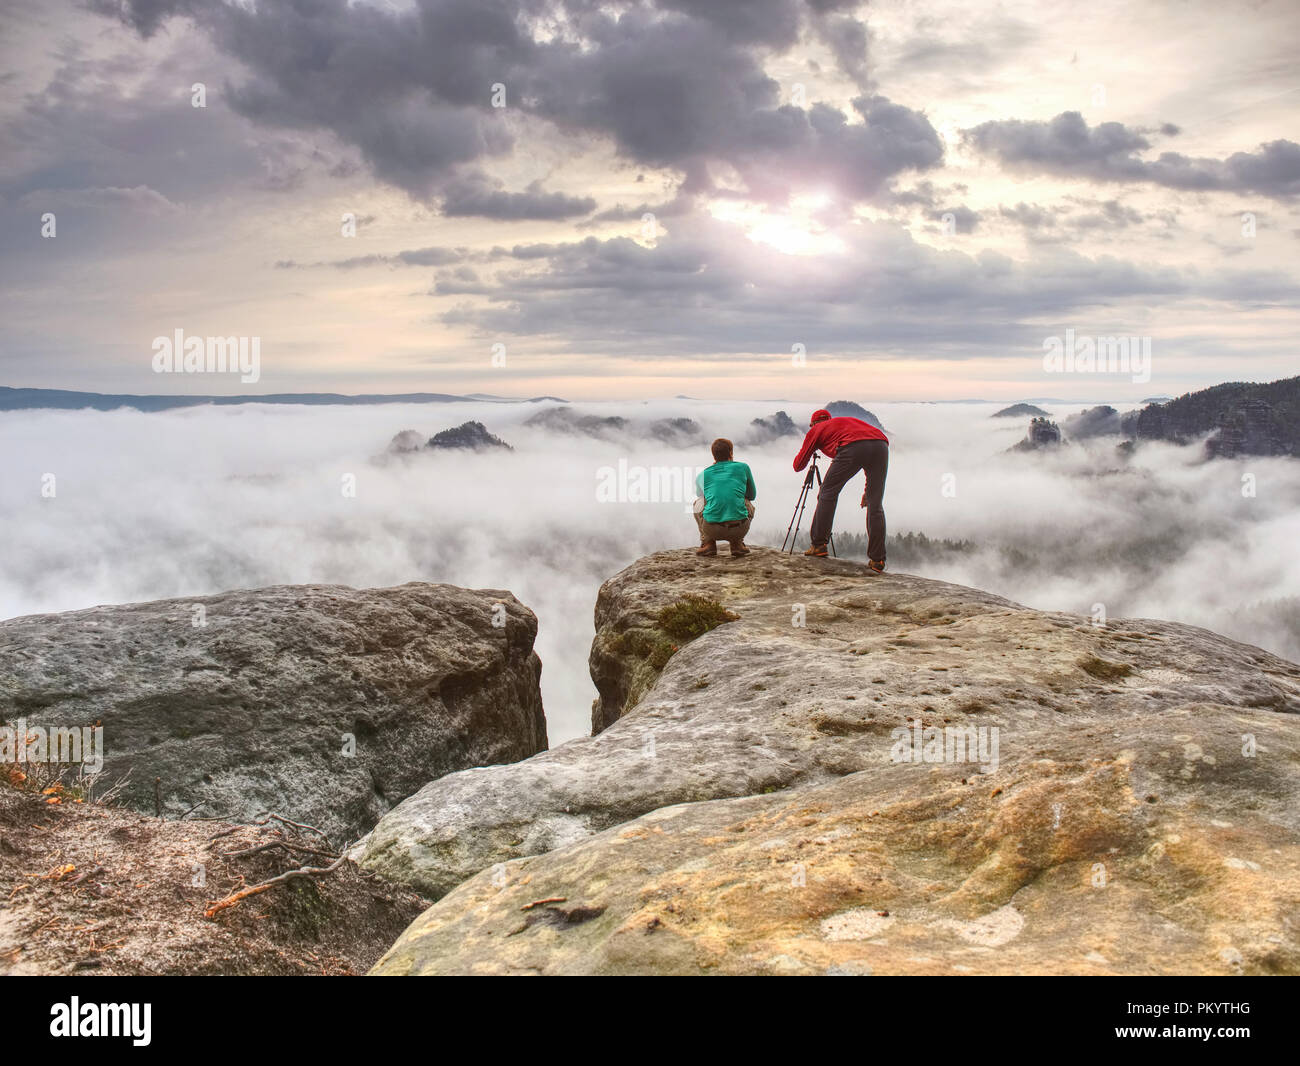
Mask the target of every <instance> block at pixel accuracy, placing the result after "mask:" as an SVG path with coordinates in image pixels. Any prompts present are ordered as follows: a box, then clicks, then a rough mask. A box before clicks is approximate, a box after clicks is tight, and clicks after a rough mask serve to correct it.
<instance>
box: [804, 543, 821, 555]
mask: <svg viewBox="0 0 1300 1066" xmlns="http://www.w3.org/2000/svg"><path fill="white" fill-rule="evenodd" d="M804 555H811V556H812V557H813V558H814V559H825V558H826V545H825V544H814V545H813V546H812V547H811V548H809V549H808V550H807V551H806V552H804Z"/></svg>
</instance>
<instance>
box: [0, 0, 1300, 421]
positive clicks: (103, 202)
mask: <svg viewBox="0 0 1300 1066" xmlns="http://www.w3.org/2000/svg"><path fill="white" fill-rule="evenodd" d="M1298 32H1300V4H1297V3H1295V2H1294V0H1272V2H1270V0H1258V2H1250V3H1246V2H1243V3H1232V4H1224V3H1223V2H1222V0H1179V2H1161V0H1142V2H1136V0H1130V2H1127V3H1116V2H1112V0H1089V2H1087V3H1078V2H1077V0H1062V2H1054V0H1006V2H1003V3H996V4H995V3H978V2H977V3H972V2H970V0H960V2H958V0H952V2H949V0H934V2H926V0H922V2H916V0H906V2H904V0H878V2H877V0H873V2H872V3H870V4H855V3H853V2H851V0H806V2H803V0H657V2H642V3H634V2H623V0H611V2H604V3H599V2H594V0H521V2H513V3H507V2H501V0H415V2H409V0H407V2H388V0H373V2H355V3H345V2H343V0H258V2H253V0H230V2H222V0H6V2H5V3H4V5H3V14H2V15H0V138H2V141H3V145H4V151H3V154H0V234H2V235H3V236H2V239H0V287H2V289H3V298H4V302H5V315H4V318H3V325H2V326H0V353H2V354H0V384H7V385H14V386H36V387H56V388H76V389H94V390H98V391H130V392H197V393H215V392H222V393H225V392H239V391H241V390H242V391H256V392H267V391H285V390H309V389H310V390H319V389H327V390H337V391H348V392H369V391H408V390H427V391H441V392H456V393H469V392H490V393H494V394H500V395H510V396H526V395H537V394H551V395H558V396H564V397H571V398H610V399H614V398H627V399H635V398H642V397H649V396H672V395H675V394H679V393H681V394H688V395H692V396H701V397H729V396H732V397H734V396H748V397H753V398H760V397H761V398H767V397H781V398H790V399H797V400H825V399H826V398H828V397H830V396H844V397H846V398H852V399H856V400H859V401H863V402H868V403H870V402H873V401H879V400H889V399H893V400H902V399H924V398H955V397H963V396H976V397H988V398H1001V399H1018V398H1022V397H1033V396H1060V397H1065V398H1068V399H1074V400H1087V399H1092V398H1098V399H1114V400H1116V401H1122V400H1132V401H1136V400H1139V399H1141V398H1143V397H1146V396H1151V395H1160V394H1177V393H1179V392H1182V391H1186V390H1187V389H1189V388H1196V387H1201V386H1203V385H1207V384H1212V383H1215V382H1218V381H1223V380H1243V379H1244V380H1270V379H1273V378H1277V377H1282V376H1286V375H1289V374H1293V373H1295V372H1296V368H1297V365H1300V359H1297V346H1296V340H1295V338H1296V335H1297V327H1298V326H1300V314H1298V313H1297V284H1296V282H1297V273H1298V268H1297V265H1296V260H1297V256H1296V252H1297V249H1298V248H1300V243H1298V236H1300V200H1298V198H1300V144H1297V141H1300V129H1298V128H1297V127H1298V126H1300V122H1298V121H1297V116H1298V115H1300V66H1298V65H1297V64H1296V62H1295V42H1296V40H1297V35H1298ZM200 95H201V96H202V102H203V103H204V104H205V106H203V107H196V106H193V105H194V103H195V102H196V100H197V99H198V97H199V96H200ZM496 104H502V105H504V106H495V105H496ZM47 214H53V216H54V218H55V224H56V228H55V236H53V237H47V236H42V218H43V216H46V215H47ZM345 215H346V216H351V217H353V218H354V219H355V234H354V235H346V234H345V229H346V228H347V227H345V226H344V225H343V219H344V216H345ZM177 328H180V329H183V330H185V331H186V333H187V334H190V335H199V336H203V335H214V336H216V335H219V336H245V337H257V338H259V340H260V345H261V358H262V373H261V380H260V381H259V382H257V383H256V384H255V385H241V384H240V383H239V381H238V380H237V379H234V378H232V377H231V376H229V375H226V376H221V377H215V376H211V375H170V376H168V377H165V378H164V377H160V376H159V375H156V374H154V373H153V371H152V370H151V366H150V361H151V356H152V349H151V343H152V340H153V338H154V337H156V336H159V335H164V334H171V333H172V331H173V330H175V329H177ZM1066 329H1073V330H1074V331H1075V332H1076V334H1082V335H1100V336H1104V335H1113V334H1123V335H1131V336H1139V337H1149V338H1151V344H1152V372H1151V379H1150V381H1149V382H1143V383H1136V382H1134V381H1132V380H1131V379H1130V378H1128V377H1124V376H1117V375H1106V376H1100V375H1096V374H1092V375H1087V374H1073V375H1070V374H1049V373H1046V372H1045V371H1044V369H1043V365H1042V353H1043V343H1044V340H1045V339H1046V338H1048V337H1052V336H1061V335H1063V334H1064V331H1065V330H1066ZM792 350H793V351H795V352H802V353H804V354H805V355H806V360H803V361H801V360H799V359H797V358H792ZM494 352H495V353H496V356H497V358H496V360H495V363H494ZM502 355H504V359H502V358H501V357H502Z"/></svg>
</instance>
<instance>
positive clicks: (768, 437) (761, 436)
mask: <svg viewBox="0 0 1300 1066" xmlns="http://www.w3.org/2000/svg"><path fill="white" fill-rule="evenodd" d="M803 432H804V431H803V430H801V429H800V428H799V427H798V426H797V425H795V423H794V419H792V418H791V417H790V416H789V415H788V414H786V413H785V412H784V411H777V413H776V414H774V415H772V417H771V418H755V419H754V420H753V421H752V422H750V423H749V433H748V434H747V435H746V437H745V440H744V443H745V444H748V445H758V444H767V443H768V442H769V441H774V440H780V439H781V438H782V437H801V436H803Z"/></svg>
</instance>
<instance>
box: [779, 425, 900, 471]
mask: <svg viewBox="0 0 1300 1066" xmlns="http://www.w3.org/2000/svg"><path fill="white" fill-rule="evenodd" d="M856 440H883V441H884V442H885V443H886V444H888V443H889V438H888V437H886V436H885V435H884V434H883V433H881V432H880V430H878V429H877V428H876V427H875V426H873V425H872V424H871V423H870V422H864V421H862V419H860V418H849V417H848V416H847V415H841V416H840V417H839V418H827V419H824V420H822V421H821V422H818V423H817V424H816V425H815V426H813V427H812V428H811V429H809V430H808V435H807V436H806V437H804V439H803V447H802V448H800V449H799V454H798V455H796V456H795V457H794V468H795V469H796V470H802V469H803V468H804V467H805V466H807V465H808V460H809V459H811V458H812V453H813V452H821V453H822V454H823V455H825V456H828V457H829V458H831V459H834V458H835V453H836V452H837V451H839V450H840V448H841V447H843V446H844V445H845V444H852V443H853V442H854V441H856Z"/></svg>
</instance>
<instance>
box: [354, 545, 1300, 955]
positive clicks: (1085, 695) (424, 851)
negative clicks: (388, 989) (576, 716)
mask: <svg viewBox="0 0 1300 1066" xmlns="http://www.w3.org/2000/svg"><path fill="white" fill-rule="evenodd" d="M690 595H695V596H702V597H708V598H712V599H716V600H717V601H718V602H719V603H720V604H721V605H723V606H724V607H725V608H727V609H728V610H730V611H731V612H733V613H734V614H736V615H738V616H739V618H738V620H736V621H732V622H728V623H725V624H722V625H719V626H717V627H716V628H714V629H711V630H710V631H708V632H707V633H705V634H704V635H702V636H700V637H698V638H697V639H695V640H692V641H687V642H683V643H680V644H679V646H678V647H677V648H676V650H671V649H669V650H668V652H667V653H666V652H665V651H664V650H663V649H662V647H661V645H659V644H658V643H657V642H656V640H655V639H654V632H653V631H654V629H655V627H656V625H657V622H656V619H658V618H660V617H661V611H662V608H663V607H664V606H666V605H670V604H673V603H675V602H678V601H680V600H681V599H683V598H684V597H686V596H690ZM597 626H598V632H597V637H596V643H597V645H598V646H604V647H607V648H609V649H610V651H609V653H608V654H609V659H608V660H602V661H604V662H605V663H606V666H605V669H606V670H607V672H608V675H609V677H610V678H613V677H615V675H617V674H618V673H619V671H620V670H622V671H623V672H624V673H626V674H627V675H628V676H629V677H630V676H631V675H633V674H635V673H636V672H637V671H638V670H643V671H646V673H645V675H644V676H642V677H641V678H640V679H639V680H638V681H635V682H630V681H625V682H624V684H623V685H622V687H621V688H619V689H617V690H614V689H610V688H608V687H607V686H605V685H604V683H603V682H602V681H601V679H600V678H599V677H598V678H597V680H598V684H602V688H601V698H602V700H605V699H609V700H610V704H609V708H610V713H609V715H608V717H610V718H612V721H611V722H610V723H609V724H608V725H607V727H606V728H605V729H604V730H603V731H602V732H601V733H599V735H597V736H594V737H590V738H584V739H580V740H576V741H571V742H569V743H567V744H564V745H562V746H561V747H559V748H557V749H555V750H553V751H549V752H546V753H543V754H541V755H537V756H534V757H533V758H531V759H527V760H525V761H523V762H520V763H517V764H514V765H510V766H497V767H487V768H483V769H476V770H470V771H467V772H463V773H457V774H451V775H448V776H446V777H443V778H440V779H439V780H438V781H435V782H433V783H431V784H430V785H428V786H426V788H424V789H422V790H421V791H420V792H419V793H417V794H416V795H415V796H413V797H411V798H410V799H409V800H407V801H405V802H404V803H402V804H400V805H398V807H396V808H395V809H394V810H393V811H391V812H390V813H389V814H388V815H386V816H385V817H384V819H382V820H381V821H380V823H379V825H378V826H376V828H375V831H374V833H373V834H372V835H371V837H370V839H369V842H368V847H367V849H366V852H365V856H364V858H363V859H362V865H363V866H364V867H368V868H370V869H371V870H372V871H374V872H377V873H381V874H384V875H385V876H389V877H393V878H395V879H398V880H403V881H406V882H407V883H409V884H411V885H413V886H415V887H417V888H418V889H420V890H421V891H423V892H425V893H427V894H429V895H433V896H443V897H444V898H442V899H441V900H440V902H438V903H437V904H436V905H434V906H433V907H432V908H430V909H429V910H428V911H427V912H426V913H425V914H424V915H423V916H422V917H421V918H420V919H419V920H418V921H417V922H415V923H414V924H413V925H412V927H411V928H410V929H409V930H407V932H406V933H405V934H404V935H403V937H402V938H401V939H400V940H399V941H398V942H397V944H395V945H394V947H393V948H392V950H390V951H389V952H388V953H387V955H386V956H385V957H384V958H383V959H382V960H381V961H380V963H379V964H378V966H377V967H376V971H375V972H377V973H384V974H401V973H444V972H445V973H461V972H502V973H522V972H543V973H628V972H636V973H708V972H743V973H767V972H772V973H786V972H788V973H862V972H875V973H953V972H958V973H961V972H976V973H1004V972H1006V973H1012V972H1072V973H1139V972H1221V973H1266V972H1297V971H1300V931H1297V929H1296V927H1295V925H1294V921H1293V917H1291V916H1293V915H1294V913H1295V912H1296V909H1297V907H1298V906H1300V802H1297V801H1298V800H1300V714H1298V712H1300V667H1298V666H1296V665H1295V664H1293V663H1290V662H1287V661H1286V660H1283V659H1280V658H1278V657H1276V656H1273V655H1270V654H1268V653H1266V652H1263V651H1261V650H1259V649H1257V648H1252V647H1249V646H1247V645H1243V644H1239V643H1236V642H1234V641H1231V640H1227V639H1225V638H1223V637H1220V636H1217V635H1216V634H1213V633H1210V632H1208V631H1206V630H1202V629H1197V628H1195V627H1192V626H1186V625H1181V624H1176V623H1171V622H1160V621H1150V620H1131V619H1124V620H1119V619H1112V620H1110V621H1109V622H1107V623H1106V624H1104V625H1094V624H1093V622H1092V620H1091V619H1088V618H1083V617H1079V616H1075V615H1069V614H1061V613H1050V612H1041V611H1035V610H1030V609H1028V608H1025V607H1022V606H1019V605H1017V604H1014V603H1011V602H1009V601H1007V600H1004V599H1001V598H999V597H996V596H992V595H988V594H986V593H983V592H979V591H977V590H975V589H968V588H962V587H959V586H954V585H949V584H945V583H942V582H937V581H930V580H926V579H922V578H917V577H912V576H909V575H904V574H896V573H886V574H884V575H879V576H877V575H872V574H871V573H870V572H869V571H867V570H866V569H865V567H862V566H859V565H857V564H854V563H850V562H846V561H839V560H822V561H817V560H807V559H804V558H802V557H798V556H796V557H790V556H783V555H780V554H778V553H776V552H774V551H771V550H767V549H758V550H756V551H755V553H754V554H753V555H752V556H749V557H748V558H746V559H744V560H737V561H736V562H735V563H731V562H730V561H728V562H726V563H723V562H722V561H721V560H719V559H704V560H701V559H697V558H695V556H694V555H693V554H692V553H691V552H689V551H680V552H661V553H658V554H656V555H652V556H649V557H648V558H646V559H642V560H641V561H640V562H638V563H636V564H634V565H633V566H631V567H629V568H628V569H627V570H625V571H623V572H622V573H620V574H619V575H617V576H616V577H615V578H613V579H611V581H610V582H608V583H606V585H605V587H604V588H603V589H602V592H601V607H600V610H599V611H598V615H597ZM623 633H633V634H637V633H642V634H644V635H645V637H646V639H645V640H644V641H643V640H641V639H638V638H636V637H633V638H632V639H631V640H629V641H627V642H625V643H624V642H620V639H619V638H620V635H621V634H623ZM643 653H644V655H645V657H644V658H643V657H642V656H643ZM602 654H603V653H602ZM596 659H597V655H596V653H595V652H593V661H595V660H596ZM620 662H621V663H622V666H621V667H620V666H619V665H618V664H619V663H620ZM615 712H617V713H615ZM467 877H468V878H469V879H468V880H465V879H466V878H467ZM462 882H463V883H462ZM1247 899H1248V900H1250V901H1251V903H1250V906H1248V907H1247V906H1243V904H1242V901H1243V900H1247Z"/></svg>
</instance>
